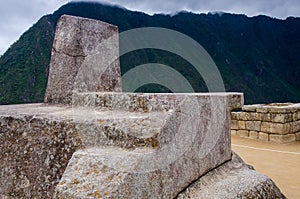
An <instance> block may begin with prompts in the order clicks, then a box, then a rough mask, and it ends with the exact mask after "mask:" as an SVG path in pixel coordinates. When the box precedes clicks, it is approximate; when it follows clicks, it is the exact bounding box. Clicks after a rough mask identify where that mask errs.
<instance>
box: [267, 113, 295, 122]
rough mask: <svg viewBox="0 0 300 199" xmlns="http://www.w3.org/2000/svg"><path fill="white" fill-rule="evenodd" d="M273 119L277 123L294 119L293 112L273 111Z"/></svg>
mask: <svg viewBox="0 0 300 199" xmlns="http://www.w3.org/2000/svg"><path fill="white" fill-rule="evenodd" d="M271 121H272V122H276V123H287V122H291V121H293V114H292V113H271Z"/></svg>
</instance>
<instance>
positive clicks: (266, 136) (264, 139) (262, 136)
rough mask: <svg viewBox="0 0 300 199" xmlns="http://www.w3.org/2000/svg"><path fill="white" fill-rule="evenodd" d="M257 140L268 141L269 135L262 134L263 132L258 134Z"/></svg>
mask: <svg viewBox="0 0 300 199" xmlns="http://www.w3.org/2000/svg"><path fill="white" fill-rule="evenodd" d="M258 139H260V140H263V141H269V134H268V133H264V132H259V133H258Z"/></svg>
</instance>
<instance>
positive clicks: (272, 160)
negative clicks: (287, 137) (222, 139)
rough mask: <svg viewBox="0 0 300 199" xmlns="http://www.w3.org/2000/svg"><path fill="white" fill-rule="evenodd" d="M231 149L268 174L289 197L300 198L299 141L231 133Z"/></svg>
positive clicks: (261, 171) (292, 198)
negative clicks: (244, 136)
mask: <svg viewBox="0 0 300 199" xmlns="http://www.w3.org/2000/svg"><path fill="white" fill-rule="evenodd" d="M232 150H233V151H235V152H236V153H237V154H238V155H239V156H240V157H241V158H242V159H243V160H244V161H245V162H246V163H247V164H250V165H252V166H254V168H255V170H257V171H258V172H260V173H263V174H265V175H267V176H269V177H270V178H271V179H272V180H273V181H274V182H275V183H276V185H277V186H278V187H279V188H280V190H281V191H282V192H283V193H284V194H285V195H286V196H287V197H288V198H289V199H298V198H300V141H297V142H294V143H292V144H276V143H270V142H263V141H258V140H251V139H246V138H240V137H238V136H235V135H233V136H232Z"/></svg>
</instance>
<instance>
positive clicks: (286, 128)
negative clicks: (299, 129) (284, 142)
mask: <svg viewBox="0 0 300 199" xmlns="http://www.w3.org/2000/svg"><path fill="white" fill-rule="evenodd" d="M261 131H262V132H266V133H274V134H288V133H290V132H291V124H290V123H285V124H282V123H272V122H262V123H261Z"/></svg>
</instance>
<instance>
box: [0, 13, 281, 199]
mask: <svg viewBox="0 0 300 199" xmlns="http://www.w3.org/2000/svg"><path fill="white" fill-rule="evenodd" d="M116 31H117V29H116V27H113V26H111V25H109V24H105V23H103V22H98V21H95V20H88V19H83V18H77V17H72V16H63V17H62V18H61V19H60V21H59V23H58V27H57V32H56V36H55V41H54V48H53V54H52V59H51V66H50V67H51V69H50V76H49V83H48V88H47V93H46V97H45V102H47V103H44V104H25V105H8V106H0V151H1V154H0V163H1V164H0V197H2V198H56V199H66V198H78V199H79V198H176V197H177V196H178V197H181V198H182V197H183V198H188V197H198V196H199V197H200V198H205V197H207V198H213V197H216V198H218V197H219V196H220V197H221V198H231V197H233V198H236V197H240V196H241V197H243V196H251V197H252V196H254V195H257V196H274V197H277V196H281V195H280V191H279V190H278V189H277V188H276V186H275V185H274V184H273V183H272V181H271V180H270V179H268V178H267V177H265V176H263V175H261V174H258V173H256V172H253V171H250V170H249V169H248V168H246V167H245V166H244V165H243V163H242V161H241V160H239V159H237V160H236V159H235V158H233V160H231V158H232V157H231V153H232V152H231V148H230V134H229V132H230V112H229V111H230V110H231V109H233V108H240V107H241V106H242V104H243V95H242V94H241V93H190V94H178V93H172V94H167V93H161V94H149V93H148V94H145V93H121V92H115V91H120V90H121V86H120V85H121V84H120V82H121V79H120V68H119V65H118V58H117V37H114V34H115V33H116ZM112 35H113V36H112ZM111 37H112V38H113V39H111ZM107 38H108V39H107ZM107 41H109V42H107ZM99 42H100V44H99ZM104 44H105V45H104ZM94 66H96V67H94ZM91 91H92V92H91ZM71 104H72V106H71ZM245 125H246V124H245ZM225 172H226V174H220V173H225ZM201 176H203V177H201ZM225 177H228V178H229V179H232V180H231V181H229V180H225V179H224V178H225ZM240 178H242V180H241V181H240V180H239V179H240ZM213 180H215V181H217V182H218V183H217V184H216V185H213V184H210V186H206V185H207V183H208V181H213ZM193 182H194V183H193ZM233 183H243V184H242V186H240V185H239V184H238V188H235V187H236V186H237V185H236V184H233ZM204 186H205V187H204ZM260 186H261V187H260ZM197 187H200V189H199V188H197ZM213 188H219V189H226V190H233V192H232V193H228V192H227V191H220V192H219V193H215V191H214V190H213ZM212 190H213V191H212ZM226 193H227V195H226ZM259 194H260V195H259ZM202 196H203V197H202ZM199 197H198V198H199Z"/></svg>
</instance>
